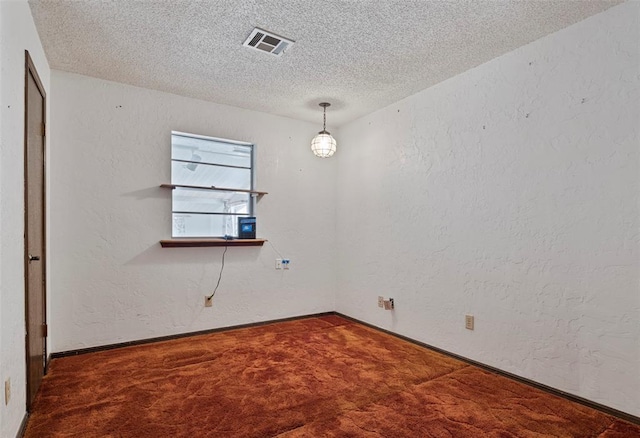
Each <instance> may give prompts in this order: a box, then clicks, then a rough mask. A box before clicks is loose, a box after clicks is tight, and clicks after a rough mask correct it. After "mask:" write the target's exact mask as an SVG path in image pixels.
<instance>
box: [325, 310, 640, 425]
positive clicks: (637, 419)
mask: <svg viewBox="0 0 640 438" xmlns="http://www.w3.org/2000/svg"><path fill="white" fill-rule="evenodd" d="M335 314H336V315H337V316H340V317H342V318H345V319H348V320H350V321H353V322H357V323H358V324H362V325H364V326H367V327H369V328H372V329H375V330H378V331H381V332H383V333H386V334H388V335H391V336H395V337H396V338H400V339H402V340H405V341H407V342H411V343H412V344H415V345H418V346H420V347H424V348H427V349H429V350H432V351H435V352H438V353H441V354H444V355H446V356H449V357H452V358H454V359H458V360H460V361H462V362H465V363H468V364H469V365H473V366H476V367H478V368H481V369H483V370H485V371H489V372H491V373H494V374H498V375H501V376H503V377H507V378H509V379H512V380H515V381H517V382H520V383H524V384H525V385H529V386H532V387H534V388H537V389H540V390H542V391H545V392H548V393H550V394H553V395H556V396H558V397H562V398H564V399H567V400H571V401H573V402H576V403H580V404H581V405H584V406H588V407H590V408H593V409H596V410H598V411H600V412H604V413H605V414H609V415H613V416H614V417H618V418H621V419H623V420H625V421H628V422H630V423H634V424H639V425H640V417H636V416H635V415H631V414H628V413H626V412H623V411H619V410H617V409H614V408H611V407H609V406H606V405H602V404H600V403H597V402H594V401H591V400H589V399H586V398H582V397H580V396H577V395H573V394H571V393H568V392H564V391H561V390H559V389H556V388H553V387H551V386H547V385H545V384H543V383H539V382H536V381H534V380H530V379H527V378H526V377H521V376H518V375H517V374H512V373H510V372H508V371H503V370H501V369H499V368H495V367H492V366H491V365H486V364H484V363H482V362H478V361H475V360H473V359H469V358H466V357H464V356H460V355H459V354H455V353H451V352H450V351H447V350H443V349H442V348H438V347H434V346H433V345H429V344H425V343H424V342H420V341H417V340H415V339H412V338H409V337H407V336H403V335H400V334H398V333H394V332H392V331H390V330H386V329H383V328H381V327H378V326H375V325H373V324H369V323H368V322H364V321H360V320H359V319H356V318H352V317H351V316H347V315H343V314H342V313H340V312H335Z"/></svg>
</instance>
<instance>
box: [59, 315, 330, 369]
mask: <svg viewBox="0 0 640 438" xmlns="http://www.w3.org/2000/svg"><path fill="white" fill-rule="evenodd" d="M330 315H336V312H323V313H314V314H311V315H301V316H291V317H289V318H281V319H271V320H269V321H259V322H251V323H248V324H239V325H233V326H228V327H219V328H214V329H207V330H199V331H195V332H187V333H179V334H176V335H168V336H159V337H156V338H147V339H140V340H136V341H128V342H120V343H117V344H107V345H99V346H96V347H87V348H79V349H77V350H67V351H60V352H57V353H51V355H50V356H49V357H50V358H51V359H57V358H60V357H68V356H77V355H80V354H87V353H96V352H98V351H106V350H114V349H116V348H123V347H132V346H135V345H144V344H153V343H155V342H163V341H171V340H173V339H180V338H188V337H191V336H198V335H208V334H211V333H219V332H225V331H229V330H238V329H243V328H249V327H259V326H261V325H268V324H274V323H277V322H287V321H296V320H299V319H308V318H317V317H321V316H330ZM47 365H48V364H47Z"/></svg>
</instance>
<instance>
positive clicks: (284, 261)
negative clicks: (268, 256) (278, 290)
mask: <svg viewBox="0 0 640 438" xmlns="http://www.w3.org/2000/svg"><path fill="white" fill-rule="evenodd" d="M290 263H291V260H289V259H282V269H287V270H288V269H289V264H290Z"/></svg>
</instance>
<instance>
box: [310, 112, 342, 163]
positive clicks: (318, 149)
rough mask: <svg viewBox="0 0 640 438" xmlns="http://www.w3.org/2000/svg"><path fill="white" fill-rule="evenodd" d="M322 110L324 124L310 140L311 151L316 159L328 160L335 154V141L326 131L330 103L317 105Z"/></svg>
mask: <svg viewBox="0 0 640 438" xmlns="http://www.w3.org/2000/svg"><path fill="white" fill-rule="evenodd" d="M318 105H320V106H321V107H322V108H323V109H324V122H323V124H322V131H320V132H318V135H316V136H315V137H313V140H311V150H312V151H313V153H314V154H316V156H317V157H320V158H329V157H330V156H332V155H333V154H335V153H336V140H335V139H334V138H333V137H332V136H331V133H330V132H329V131H327V107H328V106H331V104H330V103H327V102H322V103H319V104H318Z"/></svg>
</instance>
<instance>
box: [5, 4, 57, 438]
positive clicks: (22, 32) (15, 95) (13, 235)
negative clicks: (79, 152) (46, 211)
mask: <svg viewBox="0 0 640 438" xmlns="http://www.w3.org/2000/svg"><path fill="white" fill-rule="evenodd" d="M25 50H29V53H30V54H31V58H32V59H33V62H34V64H35V66H36V69H37V70H38V73H39V75H40V79H41V80H42V82H43V85H44V87H45V90H46V91H47V92H48V90H49V64H48V63H47V60H46V58H45V56H44V51H43V50H42V46H41V44H40V40H39V39H38V34H37V32H36V28H35V25H34V24H33V19H32V17H31V11H30V10H29V5H28V4H27V2H26V0H10V1H0V65H1V66H2V67H1V71H0V388H1V390H0V393H1V397H0V398H1V401H0V436H1V437H14V436H15V435H16V433H17V432H18V429H19V427H20V423H21V421H22V418H23V416H24V414H25V404H26V391H25V389H26V381H25V373H26V368H25V344H24V333H25V322H24V265H23V264H24V258H23V256H24V239H23V233H24V190H23V187H24V70H25V55H24V51H25ZM6 379H11V393H12V394H11V401H10V403H9V404H8V405H5V403H4V382H5V380H6Z"/></svg>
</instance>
